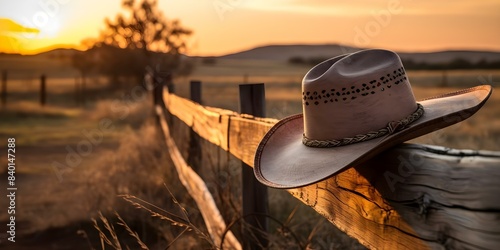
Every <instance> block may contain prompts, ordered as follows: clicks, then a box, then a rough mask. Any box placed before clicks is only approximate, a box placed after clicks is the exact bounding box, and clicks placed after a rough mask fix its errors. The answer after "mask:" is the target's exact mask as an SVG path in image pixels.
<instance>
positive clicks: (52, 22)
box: [0, 0, 500, 55]
mask: <svg viewBox="0 0 500 250" xmlns="http://www.w3.org/2000/svg"><path fill="white" fill-rule="evenodd" d="M159 7H160V9H161V10H162V11H163V12H164V13H165V15H166V16H167V18H169V19H180V21H181V23H182V24H183V25H184V26H186V27H188V28H190V29H192V30H193V32H194V34H193V35H192V36H191V37H190V39H189V52H188V54H190V55H221V54H226V53H231V52H236V51H240V50H244V49H249V48H252V47H256V46H260V45H267V44H297V43H301V44H318V43H341V44H346V45H351V46H358V47H381V48H386V49H392V50H398V51H435V50H443V49H474V50H496V51H500V0H480V1H478V0H453V1H452V0H439V1H438V0H418V1H417V0H382V1H374V0H330V1H327V0H307V1H306V0H159ZM120 11H121V0H107V1H104V0H85V1H84V0H16V1H11V0H0V52H9V53H23V54H31V53H36V52H39V51H42V50H45V49H47V47H51V48H54V47H78V46H79V45H80V44H81V40H82V39H85V38H88V37H96V36H97V35H98V33H99V29H102V28H103V27H104V22H103V20H104V18H105V17H110V18H113V17H114V16H115V15H116V14H117V13H118V12H120Z"/></svg>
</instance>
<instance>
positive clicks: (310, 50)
mask: <svg viewBox="0 0 500 250" xmlns="http://www.w3.org/2000/svg"><path fill="white" fill-rule="evenodd" d="M361 49H362V48H355V47H350V46H343V45H339V44H321V45H268V46H262V47H257V48H253V49H249V50H245V51H241V52H238V53H233V54H228V55H224V56H221V57H220V58H225V59H243V60H277V61H287V60H289V59H290V58H292V57H302V58H305V59H307V58H329V57H334V56H338V55H341V54H345V53H351V52H355V51H358V50H361ZM398 54H399V56H400V57H401V59H402V60H412V61H414V62H418V63H421V62H425V63H446V62H450V61H452V60H454V59H457V58H462V59H465V60H467V61H469V62H472V63H476V62H478V61H480V60H485V61H486V62H493V61H500V52H496V51H467V50H449V51H437V52H425V53H407V52H401V53H399V52H398Z"/></svg>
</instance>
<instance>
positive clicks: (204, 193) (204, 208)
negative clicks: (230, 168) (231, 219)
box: [156, 106, 242, 249]
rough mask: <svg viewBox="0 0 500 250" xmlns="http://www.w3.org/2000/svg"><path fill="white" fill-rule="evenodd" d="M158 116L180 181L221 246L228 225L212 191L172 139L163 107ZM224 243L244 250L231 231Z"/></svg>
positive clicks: (157, 112) (159, 107) (157, 108)
mask: <svg viewBox="0 0 500 250" xmlns="http://www.w3.org/2000/svg"><path fill="white" fill-rule="evenodd" d="M156 114H157V116H158V117H159V119H158V120H159V121H160V126H161V128H162V130H163V134H164V137H165V142H166V144H167V147H168V152H169V153H170V158H171V159H172V162H173V163H174V166H175V168H176V170H177V174H178V175H179V179H180V180H181V182H182V184H183V185H184V186H185V187H186V189H187V190H188V192H189V195H190V196H191V197H192V198H193V199H194V200H195V202H196V205H197V206H198V208H199V209H200V213H201V215H202V216H203V220H204V221H205V224H206V226H207V229H208V232H209V234H210V236H211V238H212V240H213V241H214V243H215V245H216V246H220V245H221V241H222V235H223V234H224V231H225V230H226V223H225V222H224V219H223V218H222V216H221V214H220V212H219V209H218V208H217V205H216V204H215V201H214V198H213V197H212V195H211V194H210V191H209V190H208V188H207V185H206V184H205V182H204V181H203V179H201V177H200V176H199V175H198V174H196V172H195V171H194V170H193V169H192V168H191V167H189V166H188V165H187V164H186V161H185V160H184V158H183V157H182V155H181V153H180V151H179V150H178V148H177V146H176V145H175V142H174V140H173V139H172V138H171V137H170V131H169V128H168V125H167V122H166V118H165V115H164V113H163V108H162V107H161V106H156ZM223 243H224V248H226V249H242V247H241V244H240V243H239V241H238V240H237V239H236V237H235V236H234V234H233V233H232V232H231V231H229V232H228V233H227V234H226V237H225V240H224V242H223Z"/></svg>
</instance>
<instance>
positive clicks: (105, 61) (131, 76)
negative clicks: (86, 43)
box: [90, 0, 191, 85]
mask: <svg viewBox="0 0 500 250" xmlns="http://www.w3.org/2000/svg"><path fill="white" fill-rule="evenodd" d="M122 5H123V8H124V10H125V14H118V15H117V16H116V18H115V20H114V21H112V20H110V19H106V20H105V23H106V28H105V29H104V30H102V31H101V33H100V36H99V38H98V39H97V40H96V42H95V44H94V45H93V46H92V48H91V49H90V52H91V54H94V55H95V56H92V58H95V66H96V68H97V69H98V71H99V72H100V73H102V74H104V75H106V76H108V77H109V79H110V82H111V83H112V84H114V85H118V84H119V83H121V82H122V81H123V80H133V82H134V83H135V84H137V83H140V82H141V81H142V79H143V77H144V73H145V68H146V67H147V66H150V67H153V68H158V67H160V70H163V71H167V70H168V71H175V72H176V73H178V74H187V73H189V71H190V69H191V67H190V64H189V63H187V62H186V60H184V59H185V57H184V56H183V55H182V53H184V52H185V51H186V38H187V37H188V36H189V35H190V34H191V31H190V30H189V29H186V28H184V27H182V26H181V25H180V22H179V21H178V20H173V21H169V20H167V19H166V18H165V17H164V15H163V13H162V12H161V11H160V10H158V2H157V0H139V1H138V2H136V0H123V2H122Z"/></svg>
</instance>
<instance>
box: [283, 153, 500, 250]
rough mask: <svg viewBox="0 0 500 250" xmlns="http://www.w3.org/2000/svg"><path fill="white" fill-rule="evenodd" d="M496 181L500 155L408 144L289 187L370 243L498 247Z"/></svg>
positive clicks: (383, 245)
mask: <svg viewBox="0 0 500 250" xmlns="http://www.w3.org/2000/svg"><path fill="white" fill-rule="evenodd" d="M391 177H392V178H391ZM499 179H500V154H495V153H481V152H470V151H458V150H453V151H449V150H446V149H444V148H441V147H430V146H423V145H411V144H407V145H402V146H399V147H397V148H393V149H391V150H389V151H387V152H385V153H383V154H381V155H380V156H378V157H377V158H375V159H373V160H371V161H370V162H367V163H366V164H363V166H359V167H355V168H351V169H348V170H347V171H344V172H342V173H340V174H338V175H336V176H334V177H332V178H329V179H327V180H325V181H322V182H320V183H318V184H315V185H312V186H308V187H304V188H300V189H293V190H290V192H291V193H292V195H294V196H295V197H297V198H299V199H300V200H302V201H303V202H304V203H306V204H307V205H309V206H311V207H313V208H314V209H315V210H316V211H318V212H319V213H320V214H322V215H323V216H325V217H326V218H327V219H328V220H329V221H331V222H332V223H334V224H335V225H336V226H337V227H339V228H340V229H341V230H343V231H345V232H346V233H347V234H349V235H351V236H352V237H354V238H356V239H358V240H359V241H360V242H361V243H362V244H364V245H365V246H367V247H370V248H374V249H396V248H398V249H448V248H449V249H464V248H467V249H469V248H472V249H495V248H496V247H498V246H500V199H499V196H498V192H499V191H500V182H498V180H499Z"/></svg>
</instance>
